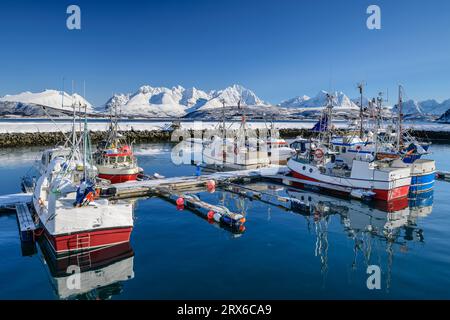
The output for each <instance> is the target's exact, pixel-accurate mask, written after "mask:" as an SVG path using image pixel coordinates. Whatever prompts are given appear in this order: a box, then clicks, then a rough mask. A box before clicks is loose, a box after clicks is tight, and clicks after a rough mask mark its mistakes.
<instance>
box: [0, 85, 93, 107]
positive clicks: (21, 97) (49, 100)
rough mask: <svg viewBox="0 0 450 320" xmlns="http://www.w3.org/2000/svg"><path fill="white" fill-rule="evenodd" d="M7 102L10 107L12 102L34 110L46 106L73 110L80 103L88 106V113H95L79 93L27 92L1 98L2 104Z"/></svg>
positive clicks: (54, 91) (55, 91) (0, 102)
mask: <svg viewBox="0 0 450 320" xmlns="http://www.w3.org/2000/svg"><path fill="white" fill-rule="evenodd" d="M6 102H9V105H11V102H15V103H20V105H21V106H22V107H23V106H27V105H28V106H30V107H34V108H38V107H41V106H44V107H50V108H54V109H62V110H71V109H72V105H73V104H75V105H76V106H78V103H80V104H81V105H82V106H84V105H86V106H87V108H86V109H87V111H88V112H92V111H93V108H92V105H91V104H90V103H89V102H88V101H87V100H86V99H85V98H83V97H82V96H80V95H79V94H77V93H75V94H73V95H70V94H68V93H67V92H63V91H57V90H48V89H47V90H44V91H42V92H36V93H33V92H29V91H27V92H22V93H19V94H16V95H6V96H4V97H2V98H0V104H2V103H3V104H5V103H6Z"/></svg>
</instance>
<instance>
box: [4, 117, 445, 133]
mask: <svg viewBox="0 0 450 320" xmlns="http://www.w3.org/2000/svg"><path fill="white" fill-rule="evenodd" d="M315 122H316V121H315V120H307V121H281V122H274V126H275V128H276V129H279V130H282V129H310V128H312V127H313V125H314V124H315ZM219 123H221V122H219V121H181V122H180V126H181V129H186V130H190V129H194V130H202V129H214V128H216V127H217V126H218V124H219ZM171 125H172V121H121V122H120V124H119V126H120V130H122V131H165V130H167V128H168V127H170V126H171ZM247 125H248V127H249V128H250V129H264V128H266V126H267V124H266V123H264V122H251V121H249V122H247ZM334 125H335V126H336V128H338V129H345V128H348V125H349V122H347V121H338V122H336V123H335V124H334ZM77 126H78V125H77ZM108 126H109V122H108V121H104V122H98V121H94V122H89V123H88V128H89V130H91V131H94V132H96V131H100V132H103V131H107V130H108ZM239 126H240V122H239V121H235V122H228V121H227V122H226V127H227V128H230V129H237V128H238V127H239ZM404 127H405V128H407V129H413V130H414V131H434V132H440V131H442V132H450V124H445V123H436V122H421V123H414V122H405V123H404ZM71 130H72V122H71V121H69V120H67V121H58V122H52V121H35V122H33V121H24V122H19V121H11V122H9V121H1V122H0V134H6V133H44V132H70V131H71Z"/></svg>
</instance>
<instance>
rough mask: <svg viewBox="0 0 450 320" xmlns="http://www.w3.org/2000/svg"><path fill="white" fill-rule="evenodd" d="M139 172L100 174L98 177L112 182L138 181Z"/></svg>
mask: <svg viewBox="0 0 450 320" xmlns="http://www.w3.org/2000/svg"><path fill="white" fill-rule="evenodd" d="M137 176H138V174H137V173H136V174H99V175H98V177H99V178H101V179H106V180H109V181H111V183H121V182H127V181H136V180H137Z"/></svg>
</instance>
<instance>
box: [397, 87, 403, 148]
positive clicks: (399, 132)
mask: <svg viewBox="0 0 450 320" xmlns="http://www.w3.org/2000/svg"><path fill="white" fill-rule="evenodd" d="M402 95H403V87H402V85H399V86H398V105H397V107H398V108H397V109H398V121H397V150H398V151H400V147H401V145H402V143H403V141H402V131H403V129H402V117H403V114H402V112H403V111H402V104H403V96H402Z"/></svg>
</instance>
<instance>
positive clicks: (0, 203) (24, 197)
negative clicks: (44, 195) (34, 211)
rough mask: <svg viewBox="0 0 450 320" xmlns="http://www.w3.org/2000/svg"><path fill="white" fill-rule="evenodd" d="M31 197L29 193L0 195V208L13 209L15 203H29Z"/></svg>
mask: <svg viewBox="0 0 450 320" xmlns="http://www.w3.org/2000/svg"><path fill="white" fill-rule="evenodd" d="M31 199H32V194H31V193H15V194H8V195H3V196H0V210H1V209H11V210H15V209H16V206H17V205H21V204H27V203H30V202H31Z"/></svg>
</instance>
